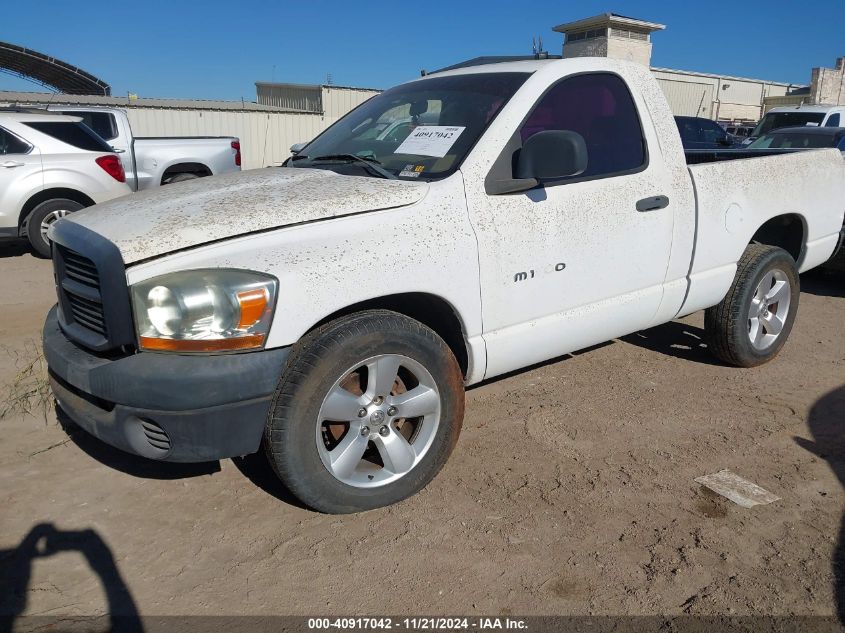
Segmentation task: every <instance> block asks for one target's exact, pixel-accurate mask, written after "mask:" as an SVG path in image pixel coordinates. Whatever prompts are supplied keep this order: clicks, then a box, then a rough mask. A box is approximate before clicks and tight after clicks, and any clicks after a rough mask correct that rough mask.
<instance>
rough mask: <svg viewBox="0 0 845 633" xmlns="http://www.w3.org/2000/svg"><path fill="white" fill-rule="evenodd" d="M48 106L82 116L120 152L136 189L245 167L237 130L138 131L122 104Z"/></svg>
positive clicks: (129, 178) (127, 174)
mask: <svg viewBox="0 0 845 633" xmlns="http://www.w3.org/2000/svg"><path fill="white" fill-rule="evenodd" d="M47 109H48V110H50V111H51V112H59V113H61V114H69V115H71V116H78V117H82V120H83V122H84V123H85V124H86V125H87V126H88V127H90V128H91V129H92V130H94V131H95V132H96V133H97V134H98V135H99V136H101V137H102V138H103V140H104V141H106V142H107V143H109V144H110V145H111V146H112V148H113V149H114V151H115V152H116V153H117V154H118V155H119V156H120V161H121V162H122V163H123V169H124V171H125V172H126V182H127V184H128V185H129V186H130V187H131V188H132V190H133V191H141V190H143V189H150V188H152V187H159V186H161V185H167V184H171V183H174V182H182V181H185V180H193V179H195V178H202V177H204V176H213V175H218V174H225V173H229V172H232V171H240V169H241V142H240V139H238V138H237V137H235V136H167V137H156V138H153V137H138V136H134V135H133V133H132V126H130V124H129V117H128V116H127V115H126V112H125V111H123V110H121V109H120V108H107V107H97V106H68V105H50V106H47Z"/></svg>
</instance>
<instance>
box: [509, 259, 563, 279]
mask: <svg viewBox="0 0 845 633" xmlns="http://www.w3.org/2000/svg"><path fill="white" fill-rule="evenodd" d="M564 268H566V264H564V263H563V262H558V263H557V264H555V265H552V264H549V265H548V266H546V268H545V269H544V270H543V272H544V273H559V272H560V271H562V270H563V269H564ZM528 279H534V269H533V268H532V269H531V270H529V271H528V272H527V273H526V272H519V273H516V274H515V275H514V276H513V280H514V282H517V281H526V280H528Z"/></svg>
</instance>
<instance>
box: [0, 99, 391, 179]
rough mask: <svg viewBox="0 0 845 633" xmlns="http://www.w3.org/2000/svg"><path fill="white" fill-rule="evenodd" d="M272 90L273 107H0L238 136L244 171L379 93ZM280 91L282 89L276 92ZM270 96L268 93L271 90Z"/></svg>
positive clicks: (286, 152) (169, 131) (149, 129)
mask: <svg viewBox="0 0 845 633" xmlns="http://www.w3.org/2000/svg"><path fill="white" fill-rule="evenodd" d="M262 86H272V87H275V88H274V90H275V93H274V94H276V95H277V97H278V98H277V102H278V103H280V104H283V105H278V106H276V105H268V104H265V103H252V102H250V101H204V100H194V99H138V98H129V97H105V96H95V95H70V94H48V93H41V92H0V105H21V106H26V105H37V104H45V103H48V102H49V103H50V104H51V105H95V106H112V107H118V108H122V109H124V110H126V113H127V115H128V116H129V122H130V124H131V125H132V131H133V133H134V134H135V136H237V137H239V138H240V139H241V153H242V157H243V158H242V161H243V163H242V164H243V168H244V169H255V168H258V167H268V166H272V165H278V164H280V163H281V162H282V161H283V160H285V159H286V158H287V157H288V156H290V149H289V148H290V146H291V145H293V144H294V143H299V142H301V141H308V140H310V139H312V138H314V137H315V136H317V134H319V133H320V132H322V131H323V130H324V129H326V128H327V127H328V126H329V125H331V124H332V123H334V122H335V121H337V120H338V119H339V118H340V117H341V116H343V115H344V114H345V113H347V112H348V111H349V110H351V109H352V108H354V107H356V106H357V105H359V104H361V103H363V102H364V101H366V100H367V99H369V98H370V97H372V96H373V95H374V94H378V91H377V90H367V89H360V88H344V87H338V86H319V85H317V86H297V85H292V84H258V89H259V93H260V94H261V93H262V90H263V88H262ZM279 86H281V87H279ZM271 92H272V90H271Z"/></svg>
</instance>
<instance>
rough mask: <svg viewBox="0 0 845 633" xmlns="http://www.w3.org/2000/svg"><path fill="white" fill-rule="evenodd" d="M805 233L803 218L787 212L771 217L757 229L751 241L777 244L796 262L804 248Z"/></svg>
mask: <svg viewBox="0 0 845 633" xmlns="http://www.w3.org/2000/svg"><path fill="white" fill-rule="evenodd" d="M805 233H806V227H805V225H804V218H802V217H801V216H800V215H798V214H796V213H787V214H785V215H779V216H777V217H774V218H772V219H771V220H769V221H768V222H766V223H765V224H764V225H763V226H761V227H760V228H759V229H757V232H756V233H755V234H754V237H752V238H751V241H752V242H753V243H756V244H766V245H768V246H779V247H780V248H782V249H783V250H785V251H786V252H787V253H789V254H790V255H792V259H794V260H795V261H796V262H797V261H798V260H799V258H800V257H801V252H802V251H803V249H804V235H805Z"/></svg>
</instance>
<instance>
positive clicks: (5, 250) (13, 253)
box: [0, 240, 35, 259]
mask: <svg viewBox="0 0 845 633" xmlns="http://www.w3.org/2000/svg"><path fill="white" fill-rule="evenodd" d="M22 256H27V257H35V256H34V255H33V254H32V249H31V248H30V247H29V242H26V241H25V240H0V259H3V258H6V257H22Z"/></svg>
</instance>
